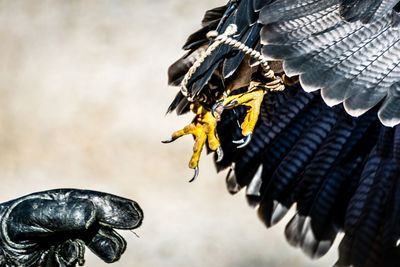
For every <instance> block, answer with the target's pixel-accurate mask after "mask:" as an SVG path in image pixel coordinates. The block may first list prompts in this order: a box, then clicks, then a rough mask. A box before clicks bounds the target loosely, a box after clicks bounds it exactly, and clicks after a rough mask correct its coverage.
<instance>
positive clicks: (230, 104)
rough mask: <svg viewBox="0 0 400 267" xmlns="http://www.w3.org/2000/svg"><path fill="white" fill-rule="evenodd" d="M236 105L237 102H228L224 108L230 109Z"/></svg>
mask: <svg viewBox="0 0 400 267" xmlns="http://www.w3.org/2000/svg"><path fill="white" fill-rule="evenodd" d="M237 104H239V101H237V100H234V101H232V102H230V103H229V104H226V105H225V108H230V107H233V106H235V105H237Z"/></svg>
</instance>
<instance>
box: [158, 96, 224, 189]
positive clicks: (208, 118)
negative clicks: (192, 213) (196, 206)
mask: <svg viewBox="0 0 400 267" xmlns="http://www.w3.org/2000/svg"><path fill="white" fill-rule="evenodd" d="M190 109H191V110H192V111H193V112H194V113H195V114H196V117H195V118H194V119H193V121H192V123H190V124H189V125H187V126H185V127H184V128H183V129H181V130H179V131H176V132H174V133H173V134H172V137H171V139H169V140H167V141H163V143H170V142H173V141H175V140H176V139H178V138H179V137H182V136H184V135H188V134H191V135H193V137H194V138H195V143H194V146H193V155H192V158H191V159H190V162H189V168H191V169H194V170H195V175H194V177H193V178H192V179H191V180H190V182H192V181H193V180H194V179H195V178H196V177H197V175H198V172H199V167H198V165H199V160H200V154H201V151H202V150H203V147H204V145H205V144H206V142H207V143H208V146H209V148H210V149H211V150H213V151H216V152H217V162H218V161H220V160H221V159H222V157H223V155H222V149H221V145H220V142H219V139H218V135H217V131H216V127H217V121H218V118H216V117H214V116H213V115H212V114H211V110H210V109H207V108H206V107H205V106H203V105H201V104H200V103H199V102H194V103H192V104H191V105H190Z"/></svg>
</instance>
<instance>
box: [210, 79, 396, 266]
mask: <svg viewBox="0 0 400 267" xmlns="http://www.w3.org/2000/svg"><path fill="white" fill-rule="evenodd" d="M376 113H377V108H372V109H371V110H369V111H367V112H366V113H365V114H364V115H362V116H360V117H358V118H354V117H351V116H350V115H348V114H346V112H345V110H344V109H343V107H342V106H337V107H333V108H331V107H329V106H327V105H326V104H325V103H324V102H323V100H322V99H321V97H320V93H319V92H312V93H307V92H304V91H303V90H302V89H301V87H300V86H294V87H289V88H287V89H286V90H285V91H284V92H280V93H274V92H273V93H270V94H267V95H266V96H265V98H264V102H263V104H262V108H261V115H260V117H261V120H259V122H258V125H257V127H256V129H255V131H254V133H253V139H252V141H251V142H250V143H249V145H248V146H247V147H245V148H242V149H238V148H237V147H236V145H235V144H232V135H233V138H237V137H239V136H240V134H241V133H240V129H239V128H238V127H237V122H236V120H238V118H240V117H241V116H243V115H244V110H236V111H235V112H233V111H225V112H224V113H223V116H222V119H221V123H220V124H219V126H218V127H219V128H218V133H219V135H220V139H221V144H222V148H223V150H224V152H225V158H224V160H223V161H222V162H220V163H217V166H218V169H219V170H222V169H224V168H226V167H228V166H230V171H229V173H228V175H227V186H228V190H229V191H230V192H231V193H236V192H238V191H239V190H240V189H241V188H245V189H246V196H247V199H248V202H249V203H250V204H251V205H253V206H256V207H258V214H259V217H260V218H261V219H262V221H263V222H264V223H265V225H266V226H267V227H270V226H272V225H274V224H275V223H277V222H278V221H279V220H280V219H281V218H283V217H284V216H285V215H286V212H287V211H288V210H289V209H290V207H291V206H292V205H294V204H296V215H295V216H293V218H292V219H291V220H290V222H289V223H288V224H287V226H286V230H285V235H286V238H287V240H288V241H289V243H290V244H292V245H294V246H297V247H301V248H302V250H303V251H304V252H305V253H306V254H308V255H309V256H310V257H313V258H316V257H320V256H322V255H324V254H325V253H326V252H327V251H328V250H329V248H330V247H331V245H332V243H333V241H334V240H335V238H336V235H337V233H338V232H344V233H345V237H344V239H343V240H342V242H341V245H340V248H339V253H340V257H339V261H338V264H339V266H349V265H352V266H356V267H357V266H398V264H399V262H400V250H399V248H398V247H397V246H396V244H397V240H398V239H399V238H400V224H399V221H400V208H399V203H400V202H399V201H400V199H399V196H400V179H399V178H400V177H399V174H400V169H399V166H400V162H399V160H400V156H399V155H400V154H399V152H400V151H399V149H400V146H399V144H400V127H399V126H396V127H394V128H387V127H385V126H383V125H382V124H381V123H380V121H379V120H378V118H377V116H376Z"/></svg>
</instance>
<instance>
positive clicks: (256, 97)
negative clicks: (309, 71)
mask: <svg viewBox="0 0 400 267" xmlns="http://www.w3.org/2000/svg"><path fill="white" fill-rule="evenodd" d="M262 75H263V78H262V79H259V78H254V79H252V81H251V82H250V85H249V87H248V90H247V92H245V93H241V94H237V95H230V96H223V97H222V99H221V100H220V101H218V102H217V103H215V104H214V105H213V107H212V113H213V114H214V111H215V110H217V109H221V107H223V109H231V108H234V107H237V106H246V107H248V109H247V112H246V116H245V118H244V120H243V122H242V124H241V129H242V135H243V136H244V138H243V139H241V140H238V141H233V142H234V143H235V144H239V146H238V147H239V148H241V147H244V146H246V145H247V144H248V143H249V142H250V140H251V136H252V133H253V130H254V127H255V126H256V123H257V120H258V116H259V115H260V107H261V103H262V101H263V99H264V95H265V94H266V93H267V92H268V91H269V90H271V91H281V90H283V89H284V88H285V86H284V84H283V81H282V79H281V77H279V76H275V75H274V73H273V71H272V70H269V71H268V73H263V74H262Z"/></svg>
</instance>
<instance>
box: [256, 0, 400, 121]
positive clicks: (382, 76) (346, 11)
mask: <svg viewBox="0 0 400 267" xmlns="http://www.w3.org/2000/svg"><path fill="white" fill-rule="evenodd" d="M398 2H399V1H398V0H380V1H377V0H307V1H303V0H301V1H300V0H278V1H274V2H273V3H272V4H270V5H267V6H265V7H264V8H263V9H262V10H261V13H260V19H259V21H260V23H262V24H264V26H263V28H262V30H261V42H262V43H263V44H264V47H263V54H264V55H265V56H266V57H269V58H273V59H283V60H284V70H285V72H286V73H287V74H288V75H300V82H301V85H302V87H303V89H304V90H306V91H307V92H311V91H315V90H317V89H321V92H322V93H321V95H322V97H323V99H324V100H325V102H326V103H327V104H328V105H330V106H333V105H336V104H338V103H342V102H343V103H344V107H345V110H346V111H347V112H348V113H349V114H351V115H353V116H359V115H361V114H363V113H365V112H366V111H368V110H369V109H371V108H372V107H374V106H375V105H377V104H378V103H380V102H381V103H382V105H381V107H380V108H379V112H378V116H379V118H380V120H381V122H382V123H383V124H384V125H386V126H394V125H396V124H398V123H400V91H399V89H400V86H399V83H400V24H399V23H400V15H399V13H398V11H399V10H398V8H399V3H398Z"/></svg>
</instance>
